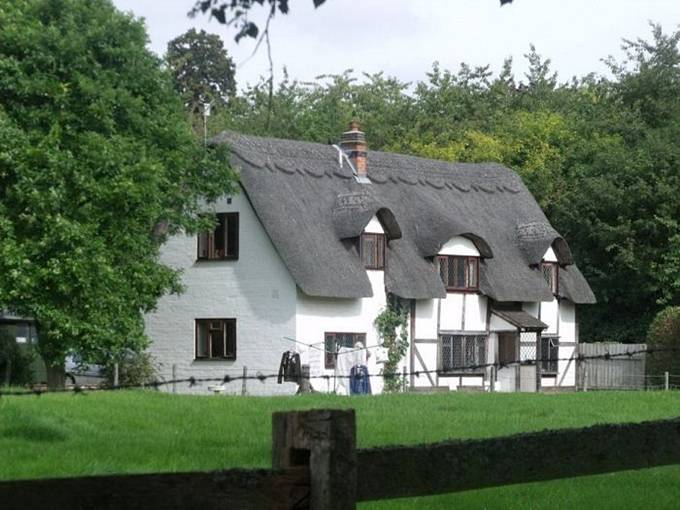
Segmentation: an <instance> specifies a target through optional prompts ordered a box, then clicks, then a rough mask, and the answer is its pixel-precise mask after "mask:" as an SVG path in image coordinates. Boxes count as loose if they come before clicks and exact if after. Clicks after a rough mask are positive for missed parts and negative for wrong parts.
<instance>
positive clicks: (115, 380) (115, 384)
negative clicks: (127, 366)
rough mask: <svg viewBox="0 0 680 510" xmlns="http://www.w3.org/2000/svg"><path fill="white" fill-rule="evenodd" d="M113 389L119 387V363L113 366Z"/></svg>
mask: <svg viewBox="0 0 680 510" xmlns="http://www.w3.org/2000/svg"><path fill="white" fill-rule="evenodd" d="M113 387H114V388H117V387H118V362H116V363H114V364H113Z"/></svg>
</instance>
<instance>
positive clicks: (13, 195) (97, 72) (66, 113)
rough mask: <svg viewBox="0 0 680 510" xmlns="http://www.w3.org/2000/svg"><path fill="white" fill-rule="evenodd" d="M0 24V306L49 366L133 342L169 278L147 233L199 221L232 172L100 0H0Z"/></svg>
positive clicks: (122, 19)
mask: <svg viewBox="0 0 680 510" xmlns="http://www.w3.org/2000/svg"><path fill="white" fill-rule="evenodd" d="M0 26H1V27H2V30H1V31H0V309H2V308H5V309H6V308H10V307H11V308H12V309H14V310H15V311H16V312H18V313H19V314H23V315H26V316H31V317H34V318H35V319H36V320H37V322H38V326H39V331H40V350H41V354H42V355H43V357H44V358H45V360H46V362H47V363H48V365H50V366H52V367H56V366H57V365H58V364H59V363H60V362H62V361H63V357H64V355H65V354H66V353H67V352H70V351H73V352H75V353H77V354H78V357H79V359H81V360H83V361H84V362H90V361H97V362H101V361H102V359H103V358H106V357H107V356H110V355H112V353H115V352H117V351H120V350H121V349H123V348H126V347H129V348H135V349H139V348H140V347H142V346H143V345H144V344H145V336H144V324H143V313H144V312H147V311H149V310H151V309H152V308H153V307H154V305H155V303H156V300H157V299H158V297H159V296H161V295H162V294H163V293H165V292H167V291H173V290H178V289H179V288H180V280H179V275H178V273H177V272H176V271H174V270H172V269H171V268H169V267H166V266H164V265H162V264H161V263H160V262H159V259H158V254H159V246H160V243H161V242H162V241H163V239H164V236H165V235H167V234H170V233H173V232H177V231H178V230H189V231H191V230H193V229H196V228H199V227H201V226H205V222H206V220H205V219H202V218H201V217H200V216H199V215H198V210H199V205H200V203H199V201H200V200H201V197H205V198H207V199H208V200H211V199H214V198H216V197H217V196H219V195H221V194H222V193H224V192H225V190H229V189H230V186H231V185H232V182H233V175H232V172H231V170H229V168H228V166H227V165H226V164H225V163H224V160H225V158H224V154H221V153H217V152H215V153H213V152H211V153H208V152H206V151H205V149H204V148H203V147H202V144H199V143H197V142H196V139H195V137H194V135H193V133H192V130H191V127H190V125H189V123H188V122H187V117H186V114H185V113H184V111H183V109H182V103H181V100H180V98H179V97H178V96H177V94H176V92H175V91H174V90H173V86H172V82H171V80H170V77H169V76H168V75H167V74H166V73H165V72H164V71H162V69H161V66H160V62H159V60H158V59H157V58H156V57H155V56H153V55H152V54H151V53H150V52H149V51H148V50H146V48H145V45H146V43H147V37H146V33H145V30H144V26H143V24H142V22H140V21H137V20H134V19H133V18H132V17H131V16H128V15H124V14H122V13H120V12H118V11H116V9H115V8H114V7H113V6H112V5H111V3H110V1H108V0H30V1H29V0H14V1H12V2H3V3H2V5H1V6H0Z"/></svg>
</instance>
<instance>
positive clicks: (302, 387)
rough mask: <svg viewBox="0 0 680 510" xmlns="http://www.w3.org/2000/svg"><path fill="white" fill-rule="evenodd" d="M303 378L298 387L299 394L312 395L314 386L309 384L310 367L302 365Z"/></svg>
mask: <svg viewBox="0 0 680 510" xmlns="http://www.w3.org/2000/svg"><path fill="white" fill-rule="evenodd" d="M301 369H302V370H301V372H302V374H301V377H300V384H299V385H298V391H297V392H298V393H311V392H312V384H311V383H310V382H309V377H310V369H309V365H302V367H301Z"/></svg>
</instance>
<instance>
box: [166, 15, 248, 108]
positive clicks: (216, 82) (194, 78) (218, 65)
mask: <svg viewBox="0 0 680 510" xmlns="http://www.w3.org/2000/svg"><path fill="white" fill-rule="evenodd" d="M165 61H166V63H167V66H168V69H169V70H170V74H171V75H172V78H173V80H174V82H175V87H176V89H177V90H178V92H179V93H180V95H181V96H182V98H183V99H184V101H185V105H186V107H187V108H188V110H189V111H190V112H191V113H192V114H193V115H197V114H200V113H201V112H202V108H203V104H205V103H210V104H211V105H212V106H214V107H223V106H226V104H227V101H228V100H229V99H230V98H231V97H233V96H234V93H235V91H236V82H235V78H234V63H233V61H232V59H231V58H230V57H229V55H228V54H227V50H225V49H224V44H223V43H222V39H220V37H219V36H217V35H215V34H208V33H207V32H205V31H204V30H201V31H200V32H197V31H196V30H195V29H193V28H192V29H190V30H188V31H187V32H186V33H184V34H182V35H180V36H179V37H176V38H175V39H173V40H172V41H170V42H169V43H168V50H167V53H166V55H165Z"/></svg>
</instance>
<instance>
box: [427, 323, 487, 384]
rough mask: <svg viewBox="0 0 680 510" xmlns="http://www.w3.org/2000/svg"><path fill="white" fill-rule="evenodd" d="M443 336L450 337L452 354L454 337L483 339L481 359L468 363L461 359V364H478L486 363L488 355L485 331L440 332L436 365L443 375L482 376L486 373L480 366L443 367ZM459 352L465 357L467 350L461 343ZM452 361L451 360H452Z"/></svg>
mask: <svg viewBox="0 0 680 510" xmlns="http://www.w3.org/2000/svg"><path fill="white" fill-rule="evenodd" d="M444 337H450V338H451V351H452V356H453V342H455V339H456V337H461V338H465V339H467V338H474V339H475V340H478V339H480V338H481V339H483V341H484V350H483V352H484V356H483V359H482V360H479V362H477V363H471V362H470V363H468V362H467V360H463V366H468V365H472V364H478V365H484V364H486V360H487V357H488V350H489V335H488V334H487V333H485V332H477V333H474V332H459V333H442V334H440V335H439V341H438V344H439V345H438V351H439V352H438V358H439V362H438V367H439V370H440V372H441V375H443V376H444V377H450V376H466V375H467V376H475V377H478V376H484V375H485V373H486V369H485V368H483V367H481V368H476V369H464V368H462V367H453V366H452V367H450V368H444ZM461 352H462V355H463V357H465V353H466V352H467V351H466V350H465V348H464V346H463V344H462V343H461ZM452 361H453V360H452Z"/></svg>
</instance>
